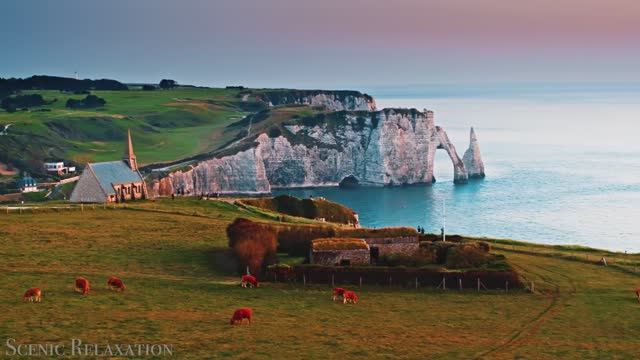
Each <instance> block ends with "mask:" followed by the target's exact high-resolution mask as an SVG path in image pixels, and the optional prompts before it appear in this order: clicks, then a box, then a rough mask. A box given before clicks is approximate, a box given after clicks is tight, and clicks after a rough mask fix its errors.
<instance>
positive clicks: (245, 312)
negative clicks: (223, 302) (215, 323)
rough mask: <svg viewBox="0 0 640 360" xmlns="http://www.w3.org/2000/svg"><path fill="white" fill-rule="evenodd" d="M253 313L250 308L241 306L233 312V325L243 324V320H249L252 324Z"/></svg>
mask: <svg viewBox="0 0 640 360" xmlns="http://www.w3.org/2000/svg"><path fill="white" fill-rule="evenodd" d="M252 315H253V311H252V310H251V309H250V308H240V309H238V310H236V311H235V312H234V313H233V317H232V318H231V325H237V324H240V325H242V320H244V319H247V320H249V325H251V316H252Z"/></svg>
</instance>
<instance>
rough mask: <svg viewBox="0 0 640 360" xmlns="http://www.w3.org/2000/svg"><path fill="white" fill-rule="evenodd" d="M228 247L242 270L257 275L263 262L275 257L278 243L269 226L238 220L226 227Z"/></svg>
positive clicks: (273, 231) (274, 233)
mask: <svg viewBox="0 0 640 360" xmlns="http://www.w3.org/2000/svg"><path fill="white" fill-rule="evenodd" d="M227 237H228V238H229V247H231V249H232V250H233V253H234V255H235V256H236V258H237V259H238V261H239V262H240V265H241V266H242V267H243V268H244V267H245V266H248V267H249V270H250V271H251V273H252V274H259V273H260V271H261V269H262V265H263V264H264V263H265V260H269V259H272V258H274V257H275V254H276V248H277V246H278V241H277V237H276V232H275V230H274V229H272V228H271V227H270V226H269V225H266V224H260V223H257V222H254V221H251V220H247V219H243V218H238V219H236V220H234V221H233V222H232V223H231V224H230V225H229V226H227Z"/></svg>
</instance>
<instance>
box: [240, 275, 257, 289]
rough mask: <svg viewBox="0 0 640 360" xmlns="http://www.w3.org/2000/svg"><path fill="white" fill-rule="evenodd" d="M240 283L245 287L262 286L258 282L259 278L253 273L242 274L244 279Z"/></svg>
mask: <svg viewBox="0 0 640 360" xmlns="http://www.w3.org/2000/svg"><path fill="white" fill-rule="evenodd" d="M240 285H242V287H244V288H246V287H260V284H258V279H256V277H255V276H253V275H242V281H241V282H240Z"/></svg>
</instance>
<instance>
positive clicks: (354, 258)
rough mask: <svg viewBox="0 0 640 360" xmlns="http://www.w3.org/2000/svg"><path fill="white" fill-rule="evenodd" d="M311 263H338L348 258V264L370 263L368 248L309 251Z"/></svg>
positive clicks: (332, 264)
mask: <svg viewBox="0 0 640 360" xmlns="http://www.w3.org/2000/svg"><path fill="white" fill-rule="evenodd" d="M310 260H311V263H312V264H320V265H328V266H334V265H340V263H341V262H342V261H343V260H349V265H368V264H370V263H371V255H370V253H369V249H356V250H320V251H312V252H311V259H310Z"/></svg>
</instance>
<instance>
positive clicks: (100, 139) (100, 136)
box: [0, 88, 258, 163]
mask: <svg viewBox="0 0 640 360" xmlns="http://www.w3.org/2000/svg"><path fill="white" fill-rule="evenodd" d="M31 92H32V93H38V94H41V95H42V96H43V97H44V98H45V100H46V101H53V100H56V101H55V102H53V103H51V104H49V105H45V106H42V107H41V108H46V109H50V111H37V110H38V109H37V108H32V109H30V111H18V112H15V113H7V112H5V111H3V110H0V124H7V123H12V124H14V125H13V126H12V127H11V128H10V133H9V134H10V135H8V136H6V137H4V138H3V139H2V140H3V141H1V142H0V150H2V151H6V152H9V155H10V156H9V159H12V160H14V161H15V159H20V158H27V160H28V159H32V158H33V159H37V160H40V161H43V160H46V159H47V157H53V158H62V159H67V160H75V161H77V162H79V163H84V162H87V161H105V160H113V159H119V158H120V157H121V156H122V153H123V151H124V146H125V139H126V130H127V129H129V128H130V129H131V130H132V132H133V137H134V142H135V150H136V153H137V155H138V158H139V161H140V162H141V163H152V162H161V161H171V160H176V159H180V158H183V157H187V156H192V155H196V154H199V153H202V152H206V151H210V150H213V149H216V148H218V147H219V146H221V145H223V144H225V143H226V142H228V141H229V140H230V139H228V138H225V136H226V134H225V133H224V132H223V131H222V129H223V128H224V127H225V126H227V125H228V124H230V123H232V122H234V121H238V120H239V119H241V118H242V117H243V116H244V115H246V114H247V113H248V111H250V110H253V109H252V107H256V106H258V105H257V104H255V103H245V102H242V101H241V99H240V98H239V97H237V96H236V95H237V93H238V90H233V89H201V88H176V89H172V90H162V91H160V90H157V91H142V90H129V91H93V92H92V94H94V95H96V96H98V97H101V98H104V99H105V100H106V101H107V104H106V105H105V107H104V108H98V109H88V110H72V109H68V108H66V107H65V103H66V101H67V99H69V98H73V99H81V98H83V97H84V96H85V95H74V94H69V93H63V92H59V91H44V90H36V91H31ZM24 93H25V94H28V93H30V92H24ZM16 148H17V149H19V150H20V151H17V150H16ZM14 153H15V154H14ZM25 163H26V160H25Z"/></svg>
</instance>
